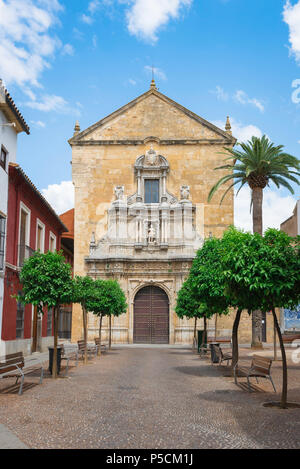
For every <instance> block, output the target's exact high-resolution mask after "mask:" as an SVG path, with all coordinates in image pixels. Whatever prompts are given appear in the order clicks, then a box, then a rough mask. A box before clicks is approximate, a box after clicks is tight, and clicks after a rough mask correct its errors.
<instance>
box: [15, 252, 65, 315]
mask: <svg viewBox="0 0 300 469" xmlns="http://www.w3.org/2000/svg"><path fill="white" fill-rule="evenodd" d="M20 281H21V283H22V295H21V296H20V297H18V300H19V301H21V302H22V303H24V304H32V305H34V306H37V307H38V310H39V312H40V313H43V309H42V308H43V306H48V307H49V308H51V307H56V306H59V305H61V304H68V303H70V302H71V300H72V278H71V266H70V265H69V264H67V263H66V262H65V258H64V257H63V255H62V253H61V252H47V253H46V254H41V253H40V252H36V253H34V255H33V256H32V257H30V258H29V259H27V260H26V261H25V262H24V266H23V268H22V271H21V273H20Z"/></svg>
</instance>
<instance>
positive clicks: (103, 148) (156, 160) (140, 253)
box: [69, 81, 251, 344]
mask: <svg viewBox="0 0 300 469" xmlns="http://www.w3.org/2000/svg"><path fill="white" fill-rule="evenodd" d="M225 128H226V130H225V131H224V130H221V129H219V128H217V127H216V126H214V125H213V124H211V123H209V122H207V121H206V120H205V119H203V118H201V117H199V116H197V115H196V114H194V113H193V112H191V111H189V110H188V109H186V108H184V107H183V106H181V105H180V104H178V103H176V102H175V101H173V100H171V99H170V98H168V97H167V96H165V95H163V94H162V93H160V92H159V91H158V90H157V89H156V86H155V83H154V81H152V83H151V87H150V90H149V91H147V92H146V93H144V94H143V95H141V96H139V97H138V98H136V99H135V100H134V101H132V102H130V103H129V104H127V105H125V106H123V107H122V108H121V109H119V110H117V111H115V112H113V113H112V114H111V115H109V116H107V117H105V118H104V119H102V120H100V121H99V122H97V123H96V124H94V125H92V126H91V127H89V128H88V129H86V130H84V131H81V130H80V127H79V124H78V123H77V124H76V126H75V132H74V136H73V137H72V138H71V139H70V140H69V143H70V145H71V147H72V172H73V183H74V186H75V245H74V273H75V274H78V275H86V274H88V275H90V276H92V277H93V278H113V279H117V280H118V281H119V283H120V285H121V287H122V288H123V290H124V292H125V294H126V297H127V303H128V311H127V314H126V315H123V316H120V317H119V318H115V319H114V320H113V325H112V337H113V342H114V343H157V344H165V343H169V344H177V343H178V344H180V343H182V344H184V343H191V341H192V337H193V322H192V321H187V320H180V319H179V318H178V317H177V316H176V314H175V305H176V297H177V293H178V291H179V289H180V288H181V286H182V283H183V281H184V280H185V279H186V277H187V276H188V273H189V269H190V267H191V264H192V261H193V259H194V257H195V254H196V251H197V249H199V248H200V247H201V246H202V244H203V241H204V239H205V238H207V237H209V236H217V237H220V236H222V233H223V232H224V230H225V229H226V228H227V227H228V226H229V225H231V224H233V215H234V205H233V196H234V194H233V191H231V192H230V193H229V195H228V197H227V198H226V199H225V200H224V202H223V204H222V205H221V206H220V196H221V193H220V194H219V196H218V195H217V196H216V197H215V198H214V199H213V201H212V203H208V202H207V197H208V193H209V191H210V189H211V187H212V186H213V184H214V183H215V182H216V181H217V180H218V179H219V178H220V177H221V176H222V175H223V174H222V171H214V168H216V167H217V166H220V165H222V163H223V161H224V156H223V155H222V154H220V153H222V151H223V149H224V147H229V148H231V147H233V146H234V145H235V143H236V140H235V138H234V137H233V136H232V134H231V130H230V123H229V120H227V123H226V127H225ZM232 321H233V318H232V317H231V316H229V317H226V318H219V319H218V326H217V328H218V333H219V334H221V335H230V333H231V328H232ZM104 326H105V324H104ZM209 327H210V328H211V329H213V328H214V327H215V324H213V323H212V322H211V324H210V325H209ZM88 330H89V338H90V339H91V340H92V339H93V338H94V337H96V336H97V335H98V323H97V320H96V319H95V317H94V316H93V315H92V314H90V316H89V326H88ZM104 332H106V333H107V327H104ZM241 334H244V336H245V337H244V338H245V340H246V341H249V340H250V337H251V322H250V320H249V318H248V316H247V314H246V315H245V316H244V318H243V320H242V324H241ZM81 337H82V312H81V308H80V307H78V306H75V307H74V309H73V319H72V340H73V341H76V340H78V339H79V338H81Z"/></svg>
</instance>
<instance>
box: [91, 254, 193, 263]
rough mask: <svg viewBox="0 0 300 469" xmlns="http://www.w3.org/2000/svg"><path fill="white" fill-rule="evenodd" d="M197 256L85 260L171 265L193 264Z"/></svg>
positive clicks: (93, 258) (92, 260) (92, 259)
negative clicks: (178, 263)
mask: <svg viewBox="0 0 300 469" xmlns="http://www.w3.org/2000/svg"><path fill="white" fill-rule="evenodd" d="M195 257H196V254H195V256H190V257H176V256H174V257H167V258H162V259H161V258H159V259H158V258H156V259H153V258H152V259H151V258H149V257H144V258H139V259H136V258H133V257H92V256H90V257H85V258H84V260H85V262H86V263H87V264H92V263H95V262H107V263H109V262H124V263H128V262H130V263H131V264H141V263H145V262H147V263H153V264H155V263H159V264H161V263H163V264H169V263H170V262H193V260H194V259H195Z"/></svg>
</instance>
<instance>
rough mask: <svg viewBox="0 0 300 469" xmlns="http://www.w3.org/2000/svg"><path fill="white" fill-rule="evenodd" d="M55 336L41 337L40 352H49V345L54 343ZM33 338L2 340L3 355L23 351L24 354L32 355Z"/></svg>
mask: <svg viewBox="0 0 300 469" xmlns="http://www.w3.org/2000/svg"><path fill="white" fill-rule="evenodd" d="M53 341H54V338H53V337H42V338H40V339H39V349H38V352H47V350H48V347H49V346H51V345H53ZM31 344H32V339H17V340H6V341H4V340H2V341H1V355H10V354H12V353H17V352H23V354H24V356H25V357H26V356H28V355H31Z"/></svg>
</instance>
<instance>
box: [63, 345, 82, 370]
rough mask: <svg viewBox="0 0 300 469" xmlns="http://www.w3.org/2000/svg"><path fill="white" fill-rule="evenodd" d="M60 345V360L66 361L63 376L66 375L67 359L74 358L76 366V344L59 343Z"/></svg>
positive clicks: (67, 368)
mask: <svg viewBox="0 0 300 469" xmlns="http://www.w3.org/2000/svg"><path fill="white" fill-rule="evenodd" d="M60 347H62V350H61V360H66V362H67V365H66V372H65V376H68V372H69V361H70V360H72V359H73V360H76V366H78V346H76V344H60Z"/></svg>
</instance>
